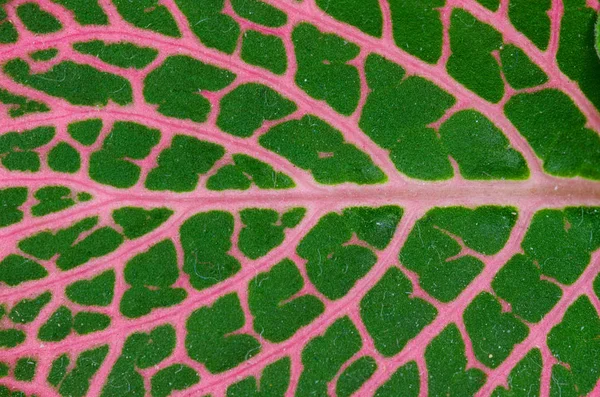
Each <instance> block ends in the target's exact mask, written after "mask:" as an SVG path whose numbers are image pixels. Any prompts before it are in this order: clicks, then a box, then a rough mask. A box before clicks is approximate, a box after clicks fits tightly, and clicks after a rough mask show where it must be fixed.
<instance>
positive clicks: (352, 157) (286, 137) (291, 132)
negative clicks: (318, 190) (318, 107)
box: [259, 115, 386, 185]
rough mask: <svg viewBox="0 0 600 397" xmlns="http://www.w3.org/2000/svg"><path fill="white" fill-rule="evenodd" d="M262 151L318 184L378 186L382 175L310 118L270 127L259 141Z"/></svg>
mask: <svg viewBox="0 0 600 397" xmlns="http://www.w3.org/2000/svg"><path fill="white" fill-rule="evenodd" d="M259 143H260V145H261V146H263V147H264V148H266V149H269V150H271V151H272V152H275V153H277V154H278V155H280V156H283V157H285V158H287V159H288V160H289V161H290V162H292V163H293V164H294V165H296V166H298V167H300V168H302V169H304V170H308V171H310V172H311V173H312V175H313V177H314V178H315V180H316V181H317V182H319V183H323V184H328V185H336V184H340V183H344V182H352V183H356V184H360V185H364V184H375V183H382V182H384V181H385V179H386V176H385V175H384V173H383V172H382V171H381V170H380V169H379V168H378V167H377V166H376V165H375V164H373V162H372V160H371V158H370V157H369V156H368V155H367V154H365V153H364V152H362V151H360V150H359V149H358V148H357V147H356V146H354V145H352V144H350V143H347V142H345V140H344V136H343V135H342V133H341V132H340V131H338V130H336V129H335V128H333V127H332V126H330V125H329V124H327V123H325V122H324V121H322V120H321V119H319V118H317V117H316V116H313V115H306V116H303V117H302V118H301V119H299V120H290V121H286V122H284V123H281V124H279V125H276V126H274V127H273V128H271V129H270V130H269V131H268V132H267V133H266V134H264V135H262V136H261V137H260V138H259Z"/></svg>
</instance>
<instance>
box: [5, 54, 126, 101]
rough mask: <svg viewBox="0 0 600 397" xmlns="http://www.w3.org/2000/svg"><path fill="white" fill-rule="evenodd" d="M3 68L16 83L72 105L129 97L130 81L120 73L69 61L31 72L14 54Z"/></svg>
mask: <svg viewBox="0 0 600 397" xmlns="http://www.w3.org/2000/svg"><path fill="white" fill-rule="evenodd" d="M4 72H5V73H6V74H7V75H9V76H10V77H11V78H12V79H13V80H15V81H16V82H17V83H20V84H23V85H26V86H29V87H31V88H34V89H36V90H39V91H42V92H45V93H46V94H48V95H51V96H54V97H57V98H63V99H64V100H66V101H67V102H69V103H71V104H72V105H84V106H106V105H107V104H108V102H109V100H110V101H113V102H115V103H117V104H119V105H126V104H128V103H131V101H132V100H133V98H132V91H131V84H130V83H129V81H128V80H127V79H125V78H124V77H121V76H117V75H114V74H111V73H108V72H102V71H100V70H98V69H95V68H93V67H91V66H89V65H82V64H78V63H75V62H72V61H63V62H61V63H59V64H57V65H54V66H53V67H52V68H51V69H50V70H48V71H47V72H41V73H37V74H31V70H30V67H29V64H27V62H25V61H24V60H22V59H20V58H17V59H13V60H11V61H8V62H7V63H6V64H5V65H4Z"/></svg>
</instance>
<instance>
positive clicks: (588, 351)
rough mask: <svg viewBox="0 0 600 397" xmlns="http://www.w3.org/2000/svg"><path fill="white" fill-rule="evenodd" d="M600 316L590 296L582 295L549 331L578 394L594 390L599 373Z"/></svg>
mask: <svg viewBox="0 0 600 397" xmlns="http://www.w3.org/2000/svg"><path fill="white" fill-rule="evenodd" d="M598 335H600V318H598V312H596V309H595V308H594V306H592V304H591V302H590V300H589V298H588V297H587V296H581V297H579V298H578V299H577V300H576V301H575V303H573V304H572V305H571V306H570V307H569V308H568V309H567V312H566V313H565V316H564V317H563V319H562V321H561V322H560V324H558V325H556V326H555V327H554V328H552V330H551V331H550V333H549V334H548V347H549V348H550V351H551V352H552V354H553V355H554V357H556V359H557V360H558V361H559V362H560V363H564V364H566V365H568V366H569V367H568V372H570V374H571V375H572V377H573V383H574V384H575V387H576V389H577V391H578V395H586V394H587V393H589V392H591V391H592V389H593V388H594V386H595V385H596V382H597V381H598V378H599V377H600V361H598V357H600V339H599V338H598Z"/></svg>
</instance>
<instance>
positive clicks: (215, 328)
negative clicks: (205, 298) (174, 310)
mask: <svg viewBox="0 0 600 397" xmlns="http://www.w3.org/2000/svg"><path fill="white" fill-rule="evenodd" d="M244 323H245V318H244V312H243V310H242V307H241V305H240V300H239V298H238V296H237V295H236V294H228V295H225V296H224V297H222V298H219V299H218V300H217V301H216V302H215V303H213V304H212V305H211V306H206V307H202V308H200V309H198V310H196V311H194V312H193V313H192V314H191V315H190V317H189V318H188V320H187V322H186V329H187V335H186V337H185V348H186V350H187V353H188V355H189V356H190V358H192V359H193V360H195V361H198V362H200V363H202V364H204V365H205V366H206V369H207V370H208V371H209V372H210V373H213V374H216V373H221V372H223V371H227V370H229V369H232V368H234V367H236V366H238V365H239V364H241V363H243V362H244V361H247V360H249V359H250V358H252V357H253V356H255V355H257V354H258V353H259V352H260V343H259V342H258V341H257V340H256V339H255V338H254V337H253V336H251V335H247V334H242V333H239V332H237V333H234V332H235V331H237V330H239V329H240V328H242V327H243V326H244ZM231 333H234V334H233V335H230V334H231Z"/></svg>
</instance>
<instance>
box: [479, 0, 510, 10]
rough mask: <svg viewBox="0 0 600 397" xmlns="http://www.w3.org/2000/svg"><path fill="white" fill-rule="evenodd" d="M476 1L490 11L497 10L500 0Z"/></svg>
mask: <svg viewBox="0 0 600 397" xmlns="http://www.w3.org/2000/svg"><path fill="white" fill-rule="evenodd" d="M477 2H478V3H479V4H481V5H482V6H484V7H485V8H488V9H490V10H492V11H498V7H500V0H477ZM511 3H512V2H511ZM511 5H512V4H511Z"/></svg>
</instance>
